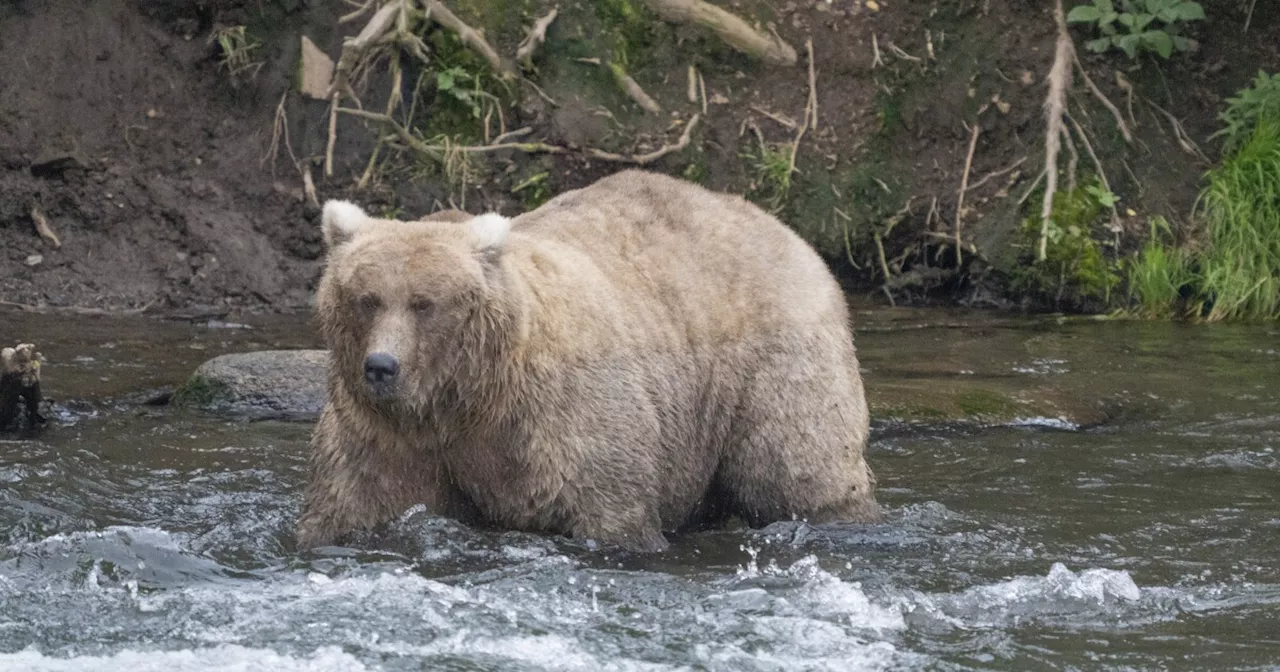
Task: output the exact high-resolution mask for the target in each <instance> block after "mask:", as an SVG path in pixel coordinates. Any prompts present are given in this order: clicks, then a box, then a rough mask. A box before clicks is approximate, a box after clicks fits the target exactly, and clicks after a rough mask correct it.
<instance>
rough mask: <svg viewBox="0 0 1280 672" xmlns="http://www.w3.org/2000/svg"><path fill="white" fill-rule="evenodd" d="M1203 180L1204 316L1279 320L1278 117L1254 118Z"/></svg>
mask: <svg viewBox="0 0 1280 672" xmlns="http://www.w3.org/2000/svg"><path fill="white" fill-rule="evenodd" d="M1208 180H1209V184H1208V186H1207V187H1206V188H1205V189H1204V191H1203V192H1202V193H1201V194H1200V200H1199V201H1198V203H1197V211H1198V212H1199V213H1201V214H1202V215H1203V216H1204V217H1205V219H1206V221H1207V223H1208V226H1209V238H1210V240H1209V243H1210V245H1209V250H1208V251H1207V252H1206V253H1205V254H1204V255H1203V256H1202V257H1201V258H1200V259H1199V260H1198V261H1199V269H1200V276H1201V277H1200V283H1201V284H1200V288H1199V293H1200V295H1201V297H1202V298H1203V299H1204V300H1205V301H1206V303H1209V304H1211V308H1210V309H1209V312H1208V314H1207V315H1206V316H1205V317H1206V319H1208V320H1210V321H1217V320H1224V319H1277V318H1280V115H1278V116H1277V117H1261V118H1259V119H1258V121H1257V123H1256V125H1255V127H1254V131H1253V134H1252V136H1251V137H1250V138H1249V140H1248V142H1247V143H1246V144H1244V145H1243V146H1242V147H1241V149H1240V151H1239V152H1237V153H1236V154H1234V155H1233V156H1230V157H1229V158H1227V159H1226V160H1225V161H1223V162H1222V164H1221V165H1220V166H1218V167H1216V168H1214V169H1212V170H1210V171H1209V173H1208Z"/></svg>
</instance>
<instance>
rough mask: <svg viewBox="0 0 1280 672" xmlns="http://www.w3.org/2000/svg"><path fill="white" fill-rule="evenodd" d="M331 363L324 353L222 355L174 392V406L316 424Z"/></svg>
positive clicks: (297, 351)
mask: <svg viewBox="0 0 1280 672" xmlns="http://www.w3.org/2000/svg"><path fill="white" fill-rule="evenodd" d="M328 362H329V360H328V353H327V352H326V351H324V350H264V351H260V352H246V353H235V354H227V355H220V356H218V357H215V358H213V359H211V360H209V361H207V362H205V363H204V364H201V365H200V366H199V367H198V368H197V369H196V370H195V372H194V373H192V374H191V377H190V378H188V379H187V381H186V382H185V383H183V385H182V387H180V388H178V390H177V391H175V392H174V395H173V405H174V406H181V407H186V408H195V409H199V410H205V411H214V412H220V413H230V414H232V415H236V416H242V417H247V418H250V419H254V420H265V419H288V420H315V419H316V418H318V417H319V415H320V411H321V409H323V408H324V402H325V385H326V382H325V377H326V375H327V371H328V365H329V364H328Z"/></svg>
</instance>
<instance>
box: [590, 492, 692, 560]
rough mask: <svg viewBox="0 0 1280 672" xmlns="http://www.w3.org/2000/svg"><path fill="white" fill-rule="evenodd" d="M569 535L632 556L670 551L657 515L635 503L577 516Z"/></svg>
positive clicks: (617, 504)
mask: <svg viewBox="0 0 1280 672" xmlns="http://www.w3.org/2000/svg"><path fill="white" fill-rule="evenodd" d="M571 534H572V535H573V538H575V539H582V540H586V539H590V540H592V541H595V542H597V543H599V544H603V545H605V546H617V547H620V548H622V549H624V550H627V551H632V552H635V553H661V552H663V551H666V550H667V549H668V548H670V547H671V544H669V543H668V542H667V538H666V537H665V536H663V534H662V521H661V520H660V519H659V517H658V513H657V512H656V511H650V510H646V508H645V507H644V506H643V505H641V504H637V503H634V502H632V503H630V504H622V503H616V506H615V507H613V508H605V509H600V510H596V511H591V512H587V513H583V514H580V515H579V516H578V518H577V520H575V521H574V524H573V525H572V526H571Z"/></svg>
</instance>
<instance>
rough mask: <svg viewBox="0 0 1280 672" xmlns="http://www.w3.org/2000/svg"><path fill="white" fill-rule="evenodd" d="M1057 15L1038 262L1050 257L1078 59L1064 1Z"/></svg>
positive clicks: (1057, 2)
mask: <svg viewBox="0 0 1280 672" xmlns="http://www.w3.org/2000/svg"><path fill="white" fill-rule="evenodd" d="M1053 18H1054V21H1055V22H1056V23H1057V25H1058V39H1057V42H1056V45H1055V47H1054V55H1053V67H1052V68H1050V69H1049V95H1048V97H1046V98H1045V101H1044V108H1045V119H1046V122H1047V128H1046V129H1045V136H1044V147H1045V149H1044V170H1045V178H1046V180H1047V183H1046V186H1045V190H1044V202H1043V203H1042V204H1041V207H1040V239H1039V241H1038V243H1037V245H1036V261H1038V262H1041V261H1044V260H1045V258H1046V257H1047V256H1048V245H1049V218H1050V217H1051V216H1052V215H1053V196H1054V194H1056V193H1057V192H1058V151H1059V150H1060V149H1061V148H1062V132H1063V126H1062V116H1063V115H1064V114H1065V113H1066V108H1067V89H1069V88H1070V86H1071V65H1072V63H1073V62H1074V54H1075V45H1073V44H1072V43H1071V35H1070V34H1069V33H1068V32H1067V17H1066V14H1065V13H1063V11H1062V0H1054V7H1053Z"/></svg>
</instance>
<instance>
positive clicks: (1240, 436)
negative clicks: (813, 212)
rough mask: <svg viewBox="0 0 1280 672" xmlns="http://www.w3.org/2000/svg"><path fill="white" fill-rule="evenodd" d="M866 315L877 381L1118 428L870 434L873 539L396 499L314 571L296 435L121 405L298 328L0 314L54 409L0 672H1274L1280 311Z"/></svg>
mask: <svg viewBox="0 0 1280 672" xmlns="http://www.w3.org/2000/svg"><path fill="white" fill-rule="evenodd" d="M859 319H860V323H861V324H862V325H864V330H863V331H862V332H860V333H859V335H858V344H859V350H860V354H861V356H862V359H863V362H864V365H865V367H866V368H867V379H868V385H869V386H871V387H872V388H874V387H875V386H876V385H877V381H882V382H884V381H889V380H891V379H893V378H894V377H899V378H905V377H920V376H935V377H938V378H940V379H941V378H946V377H955V376H979V377H986V378H988V379H993V380H994V379H1007V380H1009V381H1013V382H1017V381H1027V380H1030V381H1033V382H1034V383H1035V384H1036V385H1041V386H1045V385H1047V386H1051V387H1053V388H1054V389H1059V390H1066V391H1068V392H1069V393H1071V394H1075V395H1084V396H1089V397H1097V398H1098V399H1103V398H1106V399H1108V400H1110V401H1109V402H1108V403H1110V404H1112V406H1113V407H1114V408H1113V417H1112V419H1111V421H1110V422H1108V423H1105V424H1103V425H1101V426H1098V427H1095V428H1091V429H1087V430H1070V429H1062V427H1063V426H1068V427H1069V425H1064V424H1063V423H1057V426H1056V427H1055V423H1039V424H1038V425H1037V423H1029V424H1028V425H1027V426H1007V427H992V428H987V429H973V428H969V429H955V428H952V429H945V428H934V429H928V428H920V427H915V428H909V427H900V426H883V425H881V426H878V428H877V431H876V432H875V434H874V436H873V443H872V446H871V449H870V459H871V460H872V462H873V466H874V468H875V469H876V472H877V475H878V476H879V480H880V485H881V495H880V496H881V500H882V502H883V503H884V504H885V505H886V507H887V509H888V511H889V514H890V520H889V521H888V522H887V523H886V524H884V525H881V526H875V527H869V528H868V527H839V526H835V527H827V528H813V527H809V526H806V525H803V524H780V525H776V526H774V527H772V528H769V529H766V530H759V531H751V532H744V531H725V532H716V533H708V534H703V535H699V536H695V537H689V538H683V539H677V540H675V543H674V544H673V550H672V552H671V553H669V554H665V555H663V556H659V557H646V558H636V557H624V556H615V555H609V554H604V553H592V552H589V551H587V550H584V549H582V548H580V547H578V546H576V545H574V544H572V543H570V542H568V541H566V540H562V539H555V538H549V537H537V536H531V535H519V534H506V535H502V534H482V533H478V532H474V531H470V530H467V529H465V528H462V527H459V526H457V525H455V524H453V523H451V522H449V521H447V520H441V519H437V518H432V517H431V516H429V515H427V514H426V513H425V512H422V511H409V512H406V515H405V516H404V518H403V519H402V521H401V522H400V523H398V524H397V526H396V528H397V533H396V538H395V539H394V540H392V542H390V544H389V548H388V549H387V550H382V551H377V552H374V551H367V550H366V551H357V550H351V551H347V552H343V553H334V554H331V555H326V556H323V557H312V556H306V557H303V556H299V555H298V554H296V553H295V552H293V551H292V550H291V544H292V541H291V538H290V530H291V528H292V524H293V520H294V517H295V516H296V514H297V511H298V497H299V491H300V487H301V484H302V481H303V478H304V476H305V449H306V439H307V435H308V432H309V431H310V427H309V426H307V425H302V424H286V423H269V422H264V423H252V424H245V423H238V422H229V421H225V420H219V419H213V418H207V417H199V416H192V415H187V414H175V413H172V412H169V411H168V410H166V409H163V408H153V407H147V406H140V405H138V404H137V403H136V402H137V401H138V400H139V399H141V398H142V396H145V395H141V396H138V397H136V398H130V397H127V396H125V395H127V394H128V393H131V392H134V391H137V390H139V389H146V388H151V387H159V386H163V385H166V384H171V383H174V382H177V381H179V380H180V379H181V378H182V377H183V376H184V375H185V374H186V373H187V372H188V371H189V370H190V368H192V367H193V366H194V365H195V364H197V363H199V361H201V360H203V359H205V358H207V357H209V356H212V355H213V354H216V353H217V352H221V351H227V350H246V349H253V348H262V347H307V346H311V345H313V338H312V337H311V336H310V329H309V327H308V325H306V324H305V322H302V321H287V320H286V321H283V322H277V323H274V324H273V323H260V322H259V323H255V324H256V326H257V327H258V328H257V329H253V330H238V329H223V328H208V327H207V326H200V325H186V324H178V323H158V322H156V321H153V320H146V321H143V320H133V321H130V320H106V319H88V318H67V317H63V318H53V317H31V316H14V315H12V314H5V315H0V320H5V321H4V322H0V325H3V326H2V327H0V341H4V342H6V343H7V342H10V341H15V340H19V339H38V340H39V342H40V343H41V349H42V350H43V351H44V352H45V354H46V355H47V356H48V357H49V359H50V363H49V366H48V368H47V369H46V372H47V373H46V375H47V381H48V382H47V387H48V392H49V394H50V396H51V397H54V398H55V399H56V400H58V404H57V413H56V417H55V423H54V426H52V427H51V428H49V429H48V430H46V431H45V432H44V434H43V435H42V436H40V437H39V438H38V439H21V438H15V437H5V438H0V670H90V669H122V670H129V671H130V672H139V671H142V670H259V669H261V670H294V669H298V670H302V669H305V670H363V669H389V670H390V669H405V670H408V669H412V670H418V669H441V670H542V669H547V670H579V669H581V670H862V669H877V670H879V669H1002V670H1039V669H1143V670H1146V669H1162V670H1167V669H1214V670H1228V669H1232V670H1243V669H1280V501H1278V496H1280V453H1278V452H1277V448H1278V447H1280V332H1278V331H1277V329H1276V328H1275V327H1265V326H1263V327H1259V326H1254V327H1243V326H1242V327H1236V326H1213V327H1191V326H1179V325H1165V324H1138V323H1115V322H1102V323H1089V322H1084V323H1068V324H1052V323H1046V322H1044V321H1040V322H1033V321H1030V320H1013V319H1004V320H1000V319H994V318H979V317H974V316H973V315H961V314H957V315H947V314H943V313H934V312H929V313H923V312H906V311H903V312H892V313H887V312H880V313H872V314H863V315H861V316H860V318H859ZM72 398H76V399H80V400H82V401H71V399H72ZM85 399H87V400H85ZM1046 425H1047V426H1046Z"/></svg>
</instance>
